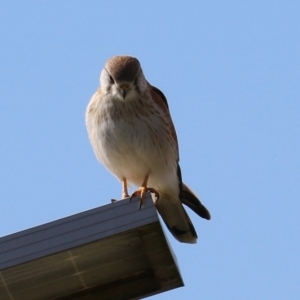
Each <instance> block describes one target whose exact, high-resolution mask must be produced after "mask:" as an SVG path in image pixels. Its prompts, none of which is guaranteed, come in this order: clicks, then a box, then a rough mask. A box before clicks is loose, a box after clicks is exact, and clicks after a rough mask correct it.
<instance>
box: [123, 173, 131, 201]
mask: <svg viewBox="0 0 300 300" xmlns="http://www.w3.org/2000/svg"><path fill="white" fill-rule="evenodd" d="M129 197H130V196H129V195H128V189H127V180H126V178H123V180H122V199H125V198H129Z"/></svg>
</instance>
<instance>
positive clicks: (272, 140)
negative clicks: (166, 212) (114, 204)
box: [0, 0, 300, 300]
mask: <svg viewBox="0 0 300 300" xmlns="http://www.w3.org/2000/svg"><path fill="white" fill-rule="evenodd" d="M160 2H161V3H159V2H158V1H157V2H154V1H127V2H126V3H125V2H124V1H39V2H38V1H6V2H3V3H2V4H1V11H0V39H1V47H0V64H1V68H0V80H1V89H0V128H1V131H0V140H1V143H0V179H1V188H0V199H1V201H0V236H4V235H7V234H10V233H13V232H16V231H20V230H23V229H26V228H30V227H33V226H36V225H39V224H43V223H46V222H49V221H52V220H56V219H59V218H62V217H65V216H68V215H72V214H75V213H78V212H81V211H84V210H88V209H91V208H94V207H97V206H100V205H104V204H107V203H108V202H109V200H110V199H111V198H117V197H119V195H120V193H121V186H120V184H119V183H118V181H117V180H116V179H115V178H114V177H113V176H112V175H111V174H110V173H108V171H106V170H105V169H104V167H103V166H102V165H100V164H99V163H98V162H97V161H96V159H95V157H94V154H93V151H92V148H91V146H90V143H89V141H88V138H87V133H86V129H85V124H84V113H85V108H86V105H87V103H88V101H89V99H90V97H91V95H92V94H93V93H94V91H95V90H96V88H97V87H98V85H99V74H100V71H101V69H102V67H103V65H104V63H105V61H106V60H107V59H108V58H109V57H111V56H113V55H118V54H130V55H133V56H136V57H137V58H138V59H139V60H140V62H141V64H142V67H143V70H144V73H145V75H146V77H147V79H148V80H149V81H150V83H152V84H153V85H155V86H157V87H159V88H160V89H161V90H162V91H163V92H164V93H165V95H166V97H167V99H168V102H169V106H170V110H171V114H172V117H173V121H174V123H175V126H176V130H177V134H178V138H179V146H180V158H181V169H182V173H183V174H182V175H183V179H184V181H185V182H186V183H187V184H188V185H189V186H191V187H192V189H193V190H194V191H195V192H196V193H197V194H198V195H199V196H200V198H201V199H202V201H203V203H204V204H205V205H206V206H207V207H208V208H209V209H210V211H211V214H212V220H211V221H209V222H208V221H205V220H202V219H200V218H199V217H198V216H197V215H195V214H194V213H193V212H191V211H189V215H190V217H191V219H192V221H193V223H194V225H195V227H196V230H197V232H198V235H199V241H198V244H197V245H187V244H180V243H178V242H177V241H176V240H174V239H173V237H172V236H171V235H169V233H167V235H168V238H169V240H170V243H171V245H172V248H173V250H174V252H175V254H176V256H177V260H178V263H179V265H180V269H181V273H182V276H183V279H184V282H185V287H184V288H180V289H176V290H173V291H170V292H167V293H164V294H161V295H157V296H154V297H152V298H153V299H160V300H163V299H184V297H185V298H187V299H213V300H215V299H218V300H219V299H222V300H227V299H228V300H235V299H243V300H252V299H257V300H258V299H273V300H277V299H278V300H279V299H290V300H291V299H299V295H300V285H299V282H300V255H299V254H300V240H299V233H300V184H299V177H300V176H299V175H300V157H299V156H300V133H299V130H300V117H299V115H300V87H299V86H300V84H299V82H300V67H299V64H300V18H299V15H300V2H298V1H230V0H229V1H205V3H202V2H204V1H196V0H195V1H188V2H187V1H160Z"/></svg>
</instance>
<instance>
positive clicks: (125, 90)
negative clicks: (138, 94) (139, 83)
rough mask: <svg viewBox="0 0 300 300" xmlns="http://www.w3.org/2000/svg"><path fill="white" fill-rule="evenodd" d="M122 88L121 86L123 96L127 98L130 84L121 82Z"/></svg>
mask: <svg viewBox="0 0 300 300" xmlns="http://www.w3.org/2000/svg"><path fill="white" fill-rule="evenodd" d="M120 88H121V92H122V97H123V99H124V100H125V98H126V95H127V92H128V89H129V85H128V84H121V85H120Z"/></svg>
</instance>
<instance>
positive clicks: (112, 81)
mask: <svg viewBox="0 0 300 300" xmlns="http://www.w3.org/2000/svg"><path fill="white" fill-rule="evenodd" d="M109 81H110V83H111V84H113V83H115V81H114V79H113V77H112V76H111V75H109Z"/></svg>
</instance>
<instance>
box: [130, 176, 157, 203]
mask: <svg viewBox="0 0 300 300" xmlns="http://www.w3.org/2000/svg"><path fill="white" fill-rule="evenodd" d="M148 178H149V174H148V175H147V176H146V177H145V179H144V181H143V183H142V185H141V186H140V188H139V189H138V190H137V191H135V192H134V193H133V194H132V195H131V198H130V199H132V198H133V197H136V196H140V209H141V207H142V204H143V202H144V200H145V196H146V193H147V192H150V193H153V194H155V196H156V197H157V199H158V198H159V194H158V192H157V190H155V189H154V188H150V187H147V182H148Z"/></svg>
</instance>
